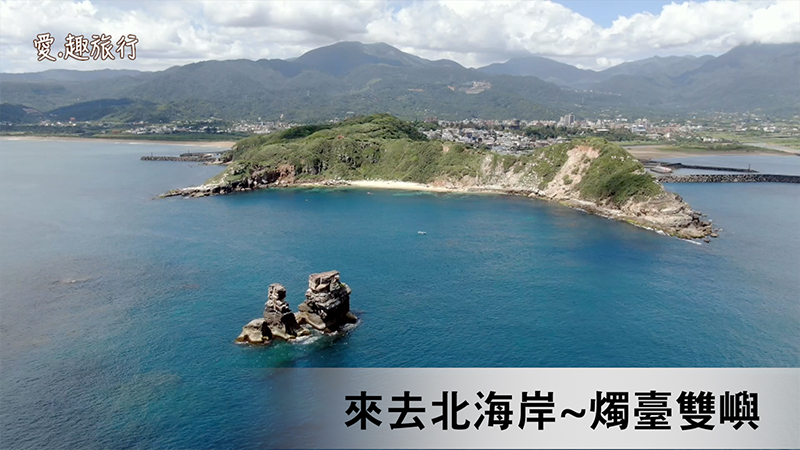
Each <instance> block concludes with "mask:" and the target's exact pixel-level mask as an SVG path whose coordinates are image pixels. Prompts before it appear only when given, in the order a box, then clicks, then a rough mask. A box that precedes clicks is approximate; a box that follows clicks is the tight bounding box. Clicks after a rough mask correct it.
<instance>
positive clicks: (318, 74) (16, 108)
mask: <svg viewBox="0 0 800 450" xmlns="http://www.w3.org/2000/svg"><path fill="white" fill-rule="evenodd" d="M799 78H800V44H798V43H791V44H769V45H767V44H752V45H743V46H739V47H736V48H734V49H732V50H730V51H729V52H727V53H725V54H723V55H720V56H717V57H713V56H704V57H701V58H695V57H691V56H680V57H679V56H674V57H668V58H659V57H653V58H648V59H644V60H641V61H632V62H627V63H623V64H620V65H618V66H614V67H612V68H609V69H606V70H603V71H600V72H595V71H592V70H582V69H578V68H577V67H574V66H571V65H569V64H564V63H560V62H557V61H553V60H549V59H546V58H542V57H536V56H530V57H525V58H516V59H512V60H510V61H508V62H505V63H502V64H492V65H490V66H486V67H482V68H479V69H469V68H465V67H463V66H461V65H459V64H458V63H456V62H454V61H448V60H439V61H431V60H427V59H424V58H420V57H418V56H415V55H412V54H409V53H405V52H402V51H400V50H398V49H396V48H394V47H392V46H390V45H387V44H362V43H359V42H339V43H337V44H333V45H330V46H327V47H321V48H317V49H314V50H311V51H309V52H307V53H305V54H304V55H302V56H300V57H298V58H296V59H293V60H280V59H271V60H265V59H262V60H258V61H250V60H244V59H239V60H229V61H203V62H198V63H193V64H187V65H185V66H176V67H172V68H169V69H167V70H163V71H158V72H139V71H132V70H95V71H76V70H47V71H44V72H38V73H22V74H7V73H2V74H0V104H4V105H2V106H0V122H8V123H26V122H27V123H31V122H33V123H37V122H38V121H40V120H41V119H42V118H47V119H50V120H54V121H62V122H63V121H68V120H70V119H72V118H74V119H75V120H76V121H87V120H103V121H116V122H139V121H144V122H150V123H155V122H169V121H176V120H196V119H208V118H210V117H215V118H218V119H224V120H238V119H250V120H259V118H263V120H278V119H279V118H283V120H286V121H290V122H312V121H318V120H327V119H330V118H333V117H345V116H348V115H353V114H356V115H359V114H370V113H375V112H390V113H392V114H394V115H397V116H399V117H403V118H407V119H422V118H424V117H429V116H435V117H438V118H440V119H446V120H461V119H465V118H484V119H512V118H517V119H527V120H530V119H556V118H558V117H559V116H562V115H564V114H566V113H569V112H572V113H574V114H575V115H576V116H579V117H595V116H598V115H601V114H602V115H605V116H606V117H608V115H615V114H624V115H626V116H639V117H641V116H647V117H649V118H651V119H652V118H658V117H661V118H674V117H675V116H676V115H684V116H686V115H689V114H695V113H701V114H704V113H713V112H719V111H722V112H727V113H731V112H747V111H750V112H758V113H760V114H761V113H764V114H770V115H780V116H784V117H792V116H794V115H796V114H797V113H798V104H800V83H797V80H798V79H799Z"/></svg>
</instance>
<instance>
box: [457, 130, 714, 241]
mask: <svg viewBox="0 0 800 450" xmlns="http://www.w3.org/2000/svg"><path fill="white" fill-rule="evenodd" d="M601 157H607V158H609V159H611V161H614V162H619V163H620V165H622V164H623V163H624V164H626V165H629V166H631V167H633V170H630V171H627V172H624V171H621V173H619V174H617V175H616V176H615V175H609V174H607V173H606V174H597V173H594V172H596V171H598V170H603V169H598V168H597V167H593V166H594V165H595V164H596V162H597V160H598V158H601ZM517 164H522V163H515V164H512V165H511V166H510V167H509V168H508V169H503V168H501V167H500V166H499V165H497V164H492V163H491V157H487V158H486V159H485V160H484V164H483V165H482V166H481V169H482V176H481V177H480V180H481V182H482V183H483V185H482V187H484V188H491V189H496V190H501V191H502V190H505V191H510V192H514V193H521V194H525V193H526V192H527V195H528V196H529V197H536V198H542V199H546V200H551V201H555V202H559V203H561V204H564V205H567V206H571V207H574V208H579V209H582V210H585V211H587V212H590V213H593V214H598V215H601V216H604V217H609V218H613V219H617V220H622V221H625V222H629V223H632V224H634V225H638V226H642V227H646V228H650V229H653V230H658V231H661V232H664V233H666V234H669V235H672V236H677V237H680V238H685V239H697V238H704V237H706V236H708V235H712V234H713V231H714V230H713V229H712V227H711V223H710V222H708V221H706V220H704V219H703V218H702V215H701V214H700V213H699V212H696V211H694V210H692V208H691V207H690V206H689V205H688V204H687V203H686V202H684V201H683V199H682V198H681V197H680V196H679V195H678V194H675V193H672V192H668V191H666V190H664V188H663V186H661V185H660V184H658V183H657V182H656V181H655V179H652V178H651V176H650V175H649V174H647V172H646V171H645V169H644V167H642V166H641V164H638V162H637V161H636V160H635V158H633V157H632V156H630V155H629V154H627V152H626V153H625V154H623V153H617V154H613V155H601V152H600V150H598V149H597V148H594V147H592V146H588V145H576V146H574V147H573V148H571V149H569V150H567V152H566V160H565V161H564V163H563V164H562V165H561V166H560V167H559V168H558V171H557V172H555V175H553V176H552V178H551V181H549V182H546V180H543V177H541V176H535V172H534V173H533V174H532V171H529V170H519V167H518V165H517ZM636 165H638V166H639V167H636ZM612 167H613V166H612ZM598 177H609V178H610V180H609V181H607V183H608V184H610V185H611V187H613V186H614V184H615V183H616V184H618V185H619V187H618V190H617V191H613V190H609V192H608V193H607V195H595V196H593V195H592V192H593V188H594V187H595V186H594V185H595V184H596V181H597V180H596V178H598ZM615 178H616V179H615ZM626 180H627V182H628V183H630V184H632V185H634V186H638V187H639V192H638V193H633V194H631V195H626V194H623V195H618V193H619V192H618V191H619V190H620V189H623V188H625V187H626V186H625V185H624V184H623V183H624V182H625V181H626ZM467 184H471V180H468V181H467Z"/></svg>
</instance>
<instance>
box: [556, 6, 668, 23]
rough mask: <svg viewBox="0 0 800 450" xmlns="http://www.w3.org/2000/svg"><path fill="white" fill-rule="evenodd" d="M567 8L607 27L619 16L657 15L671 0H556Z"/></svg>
mask: <svg viewBox="0 0 800 450" xmlns="http://www.w3.org/2000/svg"><path fill="white" fill-rule="evenodd" d="M556 3H560V4H562V5H564V6H566V7H567V8H569V9H571V10H573V11H575V12H576V13H579V14H581V15H583V16H586V17H588V18H590V19H592V20H593V21H594V22H595V23H596V24H598V25H600V26H602V27H605V28H608V27H610V26H611V23H612V22H614V21H615V20H616V19H617V17H619V16H625V17H628V16H632V15H634V14H636V13H641V12H649V13H650V14H653V15H658V14H659V13H660V12H661V8H662V7H663V6H664V5H669V4H670V3H672V1H659V0H653V1H635V0H627V1H626V0H614V1H597V0H558V1H556Z"/></svg>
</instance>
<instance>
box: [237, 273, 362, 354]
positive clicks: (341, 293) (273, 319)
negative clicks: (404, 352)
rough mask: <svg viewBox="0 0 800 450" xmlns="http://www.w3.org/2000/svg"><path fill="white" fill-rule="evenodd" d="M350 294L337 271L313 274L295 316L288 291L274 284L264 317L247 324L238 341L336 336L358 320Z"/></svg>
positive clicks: (258, 341)
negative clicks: (304, 298) (319, 334)
mask: <svg viewBox="0 0 800 450" xmlns="http://www.w3.org/2000/svg"><path fill="white" fill-rule="evenodd" d="M351 292H352V291H351V290H350V287H349V286H347V285H346V284H344V283H342V282H341V280H340V277H339V272H337V271H335V270H334V271H330V272H323V273H315V274H311V275H310V276H309V277H308V290H307V291H306V300H305V301H304V302H303V303H302V304H300V307H299V312H298V313H297V314H295V313H294V312H292V308H291V307H290V306H289V304H288V303H287V302H286V288H285V287H283V285H281V284H278V283H273V284H271V285H269V291H268V294H267V302H266V304H265V305H264V317H262V318H258V319H254V320H251V321H250V322H249V323H248V324H247V325H245V326H244V328H242V333H241V334H240V335H239V337H237V338H236V342H238V343H245V344H266V343H268V342H270V341H272V340H275V339H282V340H285V341H289V340H293V339H296V338H297V337H298V336H305V335H309V334H311V333H312V332H322V333H326V334H330V333H335V332H337V331H339V330H341V329H342V327H343V326H345V325H347V324H350V323H355V322H356V321H357V320H358V319H357V318H356V316H355V315H354V314H353V313H352V312H350V293H351Z"/></svg>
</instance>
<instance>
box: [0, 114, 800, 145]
mask: <svg viewBox="0 0 800 450" xmlns="http://www.w3.org/2000/svg"><path fill="white" fill-rule="evenodd" d="M352 116H353V113H352V112H348V113H347V114H346V115H345V116H344V118H339V117H336V118H333V119H330V120H328V122H329V123H338V122H341V121H342V120H345V119H347V118H349V117H352ZM282 118H283V116H282V115H281V118H280V119H278V120H261V118H260V117H259V118H257V119H256V120H237V121H226V120H222V119H218V118H214V117H211V118H208V119H202V120H184V121H175V122H171V123H146V122H133V123H113V122H105V121H76V120H74V118H72V119H70V120H68V121H59V120H47V119H43V120H41V121H39V122H36V123H12V122H9V121H5V122H0V134H3V135H55V136H59V135H60V136H70V135H72V136H77V137H117V138H126V137H129V138H145V139H146V138H166V139H170V138H172V139H177V140H236V139H240V138H242V137H245V136H248V135H254V134H269V133H274V132H277V131H282V130H286V129H289V128H292V127H295V126H298V125H303V124H301V123H295V122H289V121H284V120H282ZM796 119H797V118H795V120H791V119H789V120H787V119H781V120H773V119H771V118H770V117H766V116H760V115H758V114H717V115H714V116H710V117H701V118H696V117H694V118H691V119H688V118H687V119H681V120H679V119H675V120H663V119H662V120H658V119H649V118H646V117H640V118H628V117H622V116H619V117H615V118H584V117H576V116H575V115H574V114H572V113H569V114H566V115H564V116H561V117H560V118H559V119H558V120H521V119H510V120H493V119H478V118H468V119H463V120H458V121H455V120H441V119H438V118H437V117H426V118H425V119H424V120H418V121H417V122H415V123H417V124H418V125H419V129H420V131H422V132H423V133H424V134H425V136H427V137H428V138H429V139H440V140H444V141H452V142H461V143H464V144H467V145H469V146H471V147H475V148H483V149H486V150H490V151H493V152H495V153H499V154H525V153H529V152H530V151H532V150H533V149H536V148H540V147H547V146H551V145H554V144H559V143H562V142H566V141H568V140H570V139H572V138H580V137H604V138H606V139H608V140H612V141H629V142H639V143H642V142H662V143H676V142H680V143H683V144H686V143H690V144H693V145H703V146H713V145H725V144H730V143H732V142H735V141H736V140H735V139H733V138H734V137H735V136H737V135H749V136H765V137H770V136H778V135H780V136H782V137H787V138H789V139H793V140H800V120H796Z"/></svg>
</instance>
